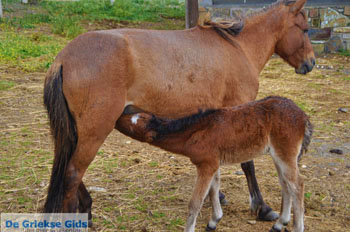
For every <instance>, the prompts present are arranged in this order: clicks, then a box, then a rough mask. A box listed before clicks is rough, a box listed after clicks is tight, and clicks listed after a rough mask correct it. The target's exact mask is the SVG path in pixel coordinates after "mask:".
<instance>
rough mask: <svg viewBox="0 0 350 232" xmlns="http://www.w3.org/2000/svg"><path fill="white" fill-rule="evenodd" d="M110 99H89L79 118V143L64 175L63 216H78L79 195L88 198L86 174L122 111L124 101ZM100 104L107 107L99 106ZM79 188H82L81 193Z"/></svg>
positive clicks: (121, 99) (101, 97) (104, 97)
mask: <svg viewBox="0 0 350 232" xmlns="http://www.w3.org/2000/svg"><path fill="white" fill-rule="evenodd" d="M109 97H110V96H108V95H100V96H98V97H96V98H90V99H92V100H90V102H89V101H88V102H87V103H86V106H87V107H86V110H85V111H84V113H83V114H82V115H81V116H80V117H77V118H76V128H77V129H76V130H77V135H78V143H77V146H76V150H75V152H74V154H73V156H72V158H71V159H70V161H69V163H68V167H67V171H66V175H65V191H64V192H65V194H64V198H63V212H76V208H77V202H78V198H79V195H81V194H83V195H84V196H85V197H87V196H88V193H87V191H86V192H85V190H86V189H85V188H83V187H82V186H84V185H81V183H82V178H83V176H84V173H85V171H86V169H87V168H88V166H89V165H90V163H91V162H92V161H93V159H94V158H95V156H96V153H97V151H98V149H99V148H100V146H101V145H102V143H103V142H104V140H105V139H106V138H107V136H108V135H109V133H110V132H111V131H112V130H113V128H114V125H115V122H116V121H117V119H118V117H119V116H120V115H121V113H122V111H123V108H124V98H115V100H113V101H112V99H110V98H109ZM95 99H96V100H95ZM68 100H69V99H68ZM97 100H98V101H99V102H104V104H96V102H95V101H97ZM73 113H74V109H73ZM74 115H78V114H76V113H75V114H74ZM79 186H81V187H80V190H79V192H78V188H79ZM88 208H89V207H87V208H86V210H87V209H88Z"/></svg>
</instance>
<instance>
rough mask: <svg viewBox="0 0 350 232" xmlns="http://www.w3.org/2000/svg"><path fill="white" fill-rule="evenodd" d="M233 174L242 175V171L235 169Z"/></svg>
mask: <svg viewBox="0 0 350 232" xmlns="http://www.w3.org/2000/svg"><path fill="white" fill-rule="evenodd" d="M235 174H236V175H238V176H242V175H244V173H243V172H242V171H235Z"/></svg>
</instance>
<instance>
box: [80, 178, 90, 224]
mask: <svg viewBox="0 0 350 232" xmlns="http://www.w3.org/2000/svg"><path fill="white" fill-rule="evenodd" d="M78 199H79V213H88V220H89V222H88V223H89V227H91V226H92V214H91V206H92V198H91V196H90V194H89V192H88V191H87V189H86V187H85V185H84V183H83V181H81V182H80V185H79V188H78Z"/></svg>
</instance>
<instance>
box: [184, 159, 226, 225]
mask: <svg viewBox="0 0 350 232" xmlns="http://www.w3.org/2000/svg"><path fill="white" fill-rule="evenodd" d="M218 168H219V165H216V166H214V167H213V165H210V164H200V165H198V166H197V181H196V185H195V187H194V190H193V193H192V197H191V200H190V203H189V205H188V208H189V215H188V218H187V223H186V227H185V232H194V231H195V226H196V220H197V216H198V214H199V211H200V209H201V208H202V205H203V201H204V198H205V197H206V195H207V194H208V191H209V187H210V184H211V181H212V179H213V176H214V174H215V172H216V171H217V170H218ZM217 199H219V198H218V197H217Z"/></svg>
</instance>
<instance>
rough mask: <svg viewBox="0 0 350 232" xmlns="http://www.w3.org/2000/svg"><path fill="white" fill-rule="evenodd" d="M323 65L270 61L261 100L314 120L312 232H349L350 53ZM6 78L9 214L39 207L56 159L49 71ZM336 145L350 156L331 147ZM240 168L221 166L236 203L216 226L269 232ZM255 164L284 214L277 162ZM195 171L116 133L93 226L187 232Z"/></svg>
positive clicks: (3, 162) (1, 114) (99, 166)
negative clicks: (287, 102)
mask: <svg viewBox="0 0 350 232" xmlns="http://www.w3.org/2000/svg"><path fill="white" fill-rule="evenodd" d="M318 63H319V64H324V65H328V66H333V69H330V70H328V69H316V70H314V71H313V72H312V73H310V74H308V75H306V76H300V75H296V74H295V73H294V70H293V69H292V68H290V67H289V66H288V65H287V64H285V63H284V62H283V61H281V60H280V59H279V58H273V59H271V61H270V62H269V63H268V65H267V66H266V68H265V70H264V71H263V73H262V75H261V85H260V94H259V98H262V97H264V96H267V95H282V96H285V97H289V98H291V99H293V100H294V101H296V102H297V103H298V105H299V106H300V107H302V108H303V109H304V110H305V111H306V112H307V113H308V114H309V115H310V116H311V120H312V122H313V123H314V125H315V135H314V140H313V142H312V144H311V149H310V152H309V154H308V155H306V156H305V157H304V158H303V160H302V162H301V165H305V166H303V167H304V168H301V172H302V174H303V175H304V176H305V195H306V198H305V206H306V221H305V223H306V231H340V230H341V231H350V224H349V221H350V215H349V211H350V199H349V196H350V112H349V113H340V112H338V108H340V107H348V108H349V107H350V89H349V84H350V79H349V74H346V73H349V72H350V64H349V58H345V57H341V56H332V57H327V58H322V59H321V58H320V59H318ZM0 76H1V80H0V81H8V82H13V83H14V86H12V87H11V86H10V87H8V88H5V89H2V90H0V130H1V132H0V135H1V140H0V170H1V171H0V211H1V212H36V211H38V210H39V209H40V207H41V206H42V204H43V201H44V198H45V193H46V191H47V184H48V178H49V173H50V168H51V163H52V142H51V140H50V137H49V129H48V126H47V116H46V112H45V110H44V108H43V104H42V87H43V78H44V73H29V74H28V73H22V72H20V71H18V70H16V69H8V67H0ZM331 148H340V149H342V150H343V151H344V154H343V155H335V154H331V153H329V152H328V151H329V150H330V149H331ZM236 171H240V167H239V165H234V166H228V167H223V168H222V190H223V192H224V193H225V194H226V195H227V199H228V201H229V205H227V206H224V207H223V210H224V218H223V219H222V221H221V222H220V224H219V225H218V230H217V231H267V230H268V229H269V228H270V227H271V226H272V223H271V222H260V221H255V216H254V215H251V214H250V211H249V200H248V189H247V185H246V180H245V177H244V175H239V174H235V173H236ZM256 171H257V177H258V181H259V183H260V187H261V190H262V193H263V196H264V197H265V200H266V202H268V204H270V205H271V206H272V207H273V208H274V209H275V210H277V211H278V210H279V207H280V187H279V185H278V180H277V173H276V171H275V170H274V168H273V164H272V161H271V159H270V158H269V157H268V156H265V157H261V158H259V159H257V160H256ZM195 174H196V172H195V169H194V168H193V166H192V165H190V162H189V160H187V159H186V158H183V157H180V156H177V155H173V154H171V153H168V152H165V151H162V150H159V149H156V148H154V147H151V146H149V145H147V144H142V143H139V142H137V141H133V140H131V139H129V138H127V137H125V136H123V135H121V134H119V133H118V132H117V131H114V132H112V133H111V135H110V136H109V137H108V139H107V140H106V142H105V144H104V145H103V146H102V147H101V149H100V151H99V153H98V155H97V156H96V159H95V160H94V162H93V164H92V165H91V166H90V167H89V170H88V172H87V173H86V175H85V183H86V185H87V187H88V188H89V189H90V192H91V195H92V198H93V200H94V203H93V217H94V224H95V227H94V230H96V231H116V230H118V231H119V230H126V231H181V230H183V225H184V223H185V219H186V216H187V202H188V200H189V198H190V194H191V189H192V186H193V183H194V179H195ZM96 187H100V188H96ZM210 211H211V209H210V206H209V203H208V202H206V203H205V205H204V207H203V210H202V212H201V215H200V217H199V219H198V223H197V228H198V229H200V230H203V229H204V227H205V225H206V223H207V221H208V218H209V214H210ZM248 221H249V222H248Z"/></svg>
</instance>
